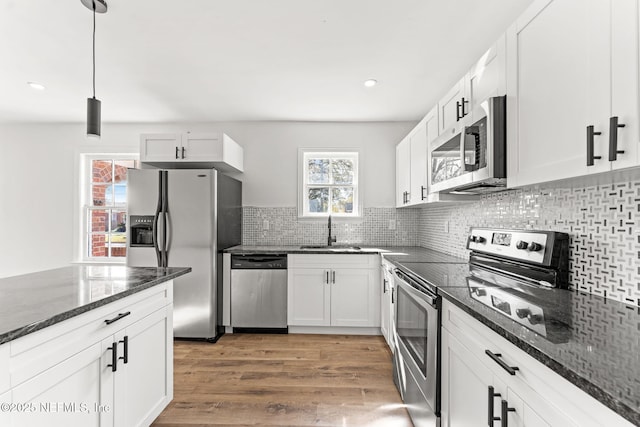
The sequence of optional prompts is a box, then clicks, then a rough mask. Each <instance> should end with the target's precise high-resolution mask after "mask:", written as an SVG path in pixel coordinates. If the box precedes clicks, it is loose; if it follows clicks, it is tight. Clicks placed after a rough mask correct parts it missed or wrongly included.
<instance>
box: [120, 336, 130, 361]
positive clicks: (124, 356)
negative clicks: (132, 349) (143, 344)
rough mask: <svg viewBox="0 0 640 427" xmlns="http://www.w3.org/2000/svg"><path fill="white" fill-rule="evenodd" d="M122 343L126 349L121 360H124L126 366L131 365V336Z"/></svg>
mask: <svg viewBox="0 0 640 427" xmlns="http://www.w3.org/2000/svg"><path fill="white" fill-rule="evenodd" d="M118 342H121V343H122V345H123V347H124V355H123V356H122V357H120V358H118V359H119V360H122V361H123V362H124V363H125V364H127V363H129V336H128V335H125V336H124V338H123V339H122V341H118Z"/></svg>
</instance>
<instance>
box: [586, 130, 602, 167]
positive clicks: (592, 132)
mask: <svg viewBox="0 0 640 427" xmlns="http://www.w3.org/2000/svg"><path fill="white" fill-rule="evenodd" d="M594 135H602V132H595V130H594V127H593V125H590V126H587V166H593V164H594V162H593V161H594V159H598V160H600V159H601V158H602V156H594V155H593V145H594V142H593V137H594Z"/></svg>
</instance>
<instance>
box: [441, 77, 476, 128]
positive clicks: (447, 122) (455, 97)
mask: <svg viewBox="0 0 640 427" xmlns="http://www.w3.org/2000/svg"><path fill="white" fill-rule="evenodd" d="M466 82H467V76H464V77H463V78H461V79H460V80H459V81H458V82H457V83H456V84H455V85H453V87H452V88H451V89H449V91H448V92H447V93H446V94H445V95H444V96H443V97H442V98H440V101H439V102H438V123H439V127H438V131H439V133H440V134H443V133H445V132H447V131H449V130H450V129H451V128H453V127H454V126H456V124H458V122H460V120H462V119H463V118H464V117H465V116H466V115H467V114H469V97H468V96H467V94H466V89H465V87H466Z"/></svg>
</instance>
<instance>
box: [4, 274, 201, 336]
mask: <svg viewBox="0 0 640 427" xmlns="http://www.w3.org/2000/svg"><path fill="white" fill-rule="evenodd" d="M190 271H191V268H190V267H169V268H156V267H125V266H114V265H74V266H69V267H63V268H58V269H55V270H47V271H41V272H38V273H30V274H24V275H21V276H14V277H7V278H5V279H0V344H3V343H6V342H9V341H11V340H14V339H16V338H19V337H22V336H24V335H27V334H30V333H32V332H35V331H37V330H39V329H43V328H46V327H48V326H51V325H53V324H55V323H58V322H61V321H63V320H66V319H69V318H71V317H74V316H77V315H79V314H82V313H85V312H87V311H90V310H93V309H95V308H97V307H100V306H103V305H105V304H108V303H110V302H112V301H115V300H118V299H120V298H124V297H126V296H129V295H131V294H134V293H136V292H140V291H142V290H144V289H147V288H150V287H152V286H155V285H158V284H160V283H163V282H166V281H168V280H171V279H173V278H176V277H178V276H182V275H183V274H186V273H188V272H190Z"/></svg>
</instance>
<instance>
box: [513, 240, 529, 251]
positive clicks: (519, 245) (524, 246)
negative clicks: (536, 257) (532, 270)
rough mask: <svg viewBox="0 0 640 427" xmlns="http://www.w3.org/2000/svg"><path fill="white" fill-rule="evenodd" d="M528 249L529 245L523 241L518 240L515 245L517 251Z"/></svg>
mask: <svg viewBox="0 0 640 427" xmlns="http://www.w3.org/2000/svg"><path fill="white" fill-rule="evenodd" d="M528 247H529V244H528V243H527V242H525V241H524V240H518V242H517V243H516V248H518V249H527V248H528Z"/></svg>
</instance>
